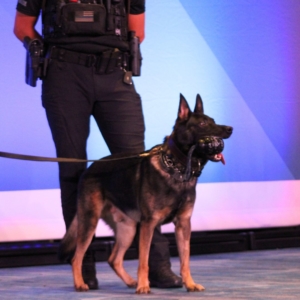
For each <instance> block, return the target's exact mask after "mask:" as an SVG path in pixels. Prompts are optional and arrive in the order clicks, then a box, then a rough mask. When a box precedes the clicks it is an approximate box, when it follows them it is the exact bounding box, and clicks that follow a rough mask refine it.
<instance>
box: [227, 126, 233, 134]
mask: <svg viewBox="0 0 300 300" xmlns="http://www.w3.org/2000/svg"><path fill="white" fill-rule="evenodd" d="M232 131H233V127H231V126H226V132H227V133H230V134H231V133H232Z"/></svg>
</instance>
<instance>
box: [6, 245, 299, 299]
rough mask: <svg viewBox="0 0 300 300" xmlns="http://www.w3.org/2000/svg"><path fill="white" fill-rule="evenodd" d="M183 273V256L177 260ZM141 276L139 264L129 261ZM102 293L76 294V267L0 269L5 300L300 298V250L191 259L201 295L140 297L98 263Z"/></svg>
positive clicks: (169, 292) (156, 292) (159, 292)
mask: <svg viewBox="0 0 300 300" xmlns="http://www.w3.org/2000/svg"><path fill="white" fill-rule="evenodd" d="M172 266H173V270H174V271H175V272H176V273H178V271H179V261H178V257H173V258H172ZM125 267H126V269H127V270H128V272H129V273H130V274H131V275H133V276H135V274H136V268H137V260H127V261H125ZM97 271H98V279H99V282H100V285H101V289H100V290H98V291H89V292H84V293H78V292H75V291H74V289H73V283H72V276H71V267H70V266H69V265H52V266H37V267H22V268H2V269H0V299H1V300H12V299H14V300H15V299H18V300H20V299H28V300H34V299H39V300H43V299H45V300H51V299H55V300H61V299H73V300H77V299H109V300H113V299H122V300H124V299H130V300H132V299H159V300H163V299H174V300H175V299H176V300H177V299H226V300H227V299H228V300H230V299H255V300H258V299H262V300H269V299H270V300H276V299H286V300H287V299H288V300H290V299H299V297H300V296H299V295H300V248H290V249H280V250H264V251H246V252H238V253H226V254H224V253H223V254H206V255H195V256H192V257H191V271H192V274H193V276H194V280H195V281H196V282H197V283H201V284H202V285H204V286H205V288H206V290H205V291H204V292H199V293H187V292H186V290H185V289H184V288H181V289H166V290H163V289H156V288H152V290H151V294H149V295H136V294H134V290H132V289H129V288H127V287H126V286H125V285H124V284H123V283H122V282H121V281H120V279H119V278H118V277H117V276H116V275H115V274H114V272H113V271H112V270H111V269H110V268H109V266H108V264H107V263H106V262H98V263H97Z"/></svg>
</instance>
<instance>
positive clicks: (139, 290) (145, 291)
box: [135, 285, 151, 294]
mask: <svg viewBox="0 0 300 300" xmlns="http://www.w3.org/2000/svg"><path fill="white" fill-rule="evenodd" d="M150 292H151V291H150V286H149V285H147V286H140V287H137V289H136V291H135V293H136V294H150Z"/></svg>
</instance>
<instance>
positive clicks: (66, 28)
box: [43, 0, 128, 41]
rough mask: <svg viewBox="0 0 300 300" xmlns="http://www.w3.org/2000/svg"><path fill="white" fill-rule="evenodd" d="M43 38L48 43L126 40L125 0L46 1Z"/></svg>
mask: <svg viewBox="0 0 300 300" xmlns="http://www.w3.org/2000/svg"><path fill="white" fill-rule="evenodd" d="M43 35H44V38H45V39H46V40H47V39H53V38H54V39H55V38H60V39H61V38H64V37H66V38H68V37H95V36H106V35H107V36H118V37H119V38H120V40H123V41H126V40H127V39H128V30H127V9H126V5H125V0H46V3H45V7H44V9H43Z"/></svg>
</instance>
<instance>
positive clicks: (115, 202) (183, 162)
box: [60, 95, 233, 294]
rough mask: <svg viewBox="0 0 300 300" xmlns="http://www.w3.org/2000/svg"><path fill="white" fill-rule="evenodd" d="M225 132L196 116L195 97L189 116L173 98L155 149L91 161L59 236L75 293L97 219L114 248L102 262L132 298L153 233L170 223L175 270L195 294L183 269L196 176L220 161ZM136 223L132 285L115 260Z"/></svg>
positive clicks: (141, 289)
mask: <svg viewBox="0 0 300 300" xmlns="http://www.w3.org/2000/svg"><path fill="white" fill-rule="evenodd" d="M232 130H233V129H232V127H230V126H224V125H217V124H216V123H215V121H214V120H213V119H212V118H210V117H208V116H207V115H205V114H204V112H203V103H202V99H201V97H200V96H199V95H197V97H196V105H195V109H194V112H192V111H191V110H190V108H189V105H188V103H187V101H186V100H185V98H184V97H183V96H182V95H180V103H179V110H178V117H177V120H176V123H175V126H174V128H173V132H172V133H171V135H170V136H168V137H166V138H165V140H164V142H163V144H161V145H158V146H155V147H153V148H152V149H151V150H149V151H146V152H144V153H141V154H138V155H133V156H129V157H128V155H123V154H122V155H112V156H109V157H106V158H104V159H102V160H99V161H97V162H94V163H93V164H92V165H91V166H90V167H89V168H88V169H87V170H86V172H85V173H84V174H83V176H82V178H81V181H80V183H79V193H78V209H77V214H76V216H75V218H74V220H73V222H72V224H71V226H70V228H69V230H68V231H67V233H66V235H65V236H64V238H63V240H62V243H61V247H60V254H61V258H66V257H68V255H72V254H73V253H74V251H75V254H74V256H73V258H72V271H73V277H74V285H75V289H76V290H77V291H86V290H88V286H87V284H85V283H84V281H83V278H82V271H81V268H82V260H83V256H84V254H85V252H86V250H87V248H88V247H89V245H90V243H91V241H92V238H93V236H94V233H95V230H96V226H97V223H98V220H99V218H102V219H103V220H104V221H105V222H106V223H107V224H108V225H109V226H110V227H111V228H112V229H113V231H114V234H115V245H114V247H113V250H112V253H111V255H110V257H109V259H108V263H109V265H110V266H111V267H112V269H113V270H114V271H115V272H116V274H117V275H118V276H119V277H120V278H121V279H122V280H123V281H124V282H125V284H126V285H127V286H128V287H136V293H138V294H146V293H149V292H150V286H149V280H148V269H149V267H148V259H149V249H150V244H151V240H152V236H153V231H154V228H155V227H156V226H158V225H161V224H165V223H168V222H173V223H174V224H175V236H176V241H177V247H178V252H179V257H180V273H181V276H182V280H183V284H184V285H185V287H186V289H187V291H189V292H193V291H202V290H204V287H203V286H202V285H200V284H197V283H195V282H194V280H193V278H192V276H191V273H190V267H189V258H190V234H191V216H192V211H193V207H194V203H195V197H196V191H195V187H196V183H197V177H198V176H199V175H200V173H201V171H202V169H203V167H204V165H205V164H206V163H207V162H208V161H209V160H211V161H215V162H218V161H222V162H224V159H223V155H222V153H221V151H222V150H223V146H224V144H223V139H226V138H229V137H230V135H231V133H232ZM137 223H140V236H139V266H138V274H137V281H136V280H134V279H133V278H132V277H131V276H130V275H129V274H128V273H127V272H126V271H125V269H124V267H123V258H124V254H125V252H126V250H127V249H128V248H129V247H130V245H131V243H132V241H133V238H134V236H135V233H136V226H137Z"/></svg>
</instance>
